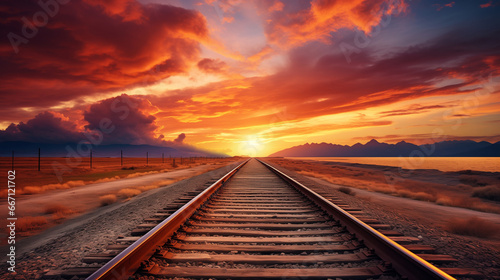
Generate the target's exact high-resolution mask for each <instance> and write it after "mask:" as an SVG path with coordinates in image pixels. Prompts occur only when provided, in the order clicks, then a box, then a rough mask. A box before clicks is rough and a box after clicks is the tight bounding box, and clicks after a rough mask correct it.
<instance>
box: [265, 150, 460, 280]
mask: <svg viewBox="0 0 500 280" xmlns="http://www.w3.org/2000/svg"><path fill="white" fill-rule="evenodd" d="M257 160H258V161H259V162H261V163H262V164H264V166H266V167H267V168H269V169H270V170H271V171H272V172H274V173H275V174H277V175H278V176H279V177H281V178H282V179H283V180H285V181H286V182H287V183H289V184H290V185H291V186H293V187H294V188H296V189H297V190H298V191H299V192H301V193H302V194H304V195H305V196H306V197H308V198H309V199H311V200H312V201H313V202H314V203H316V205H318V206H319V207H321V208H322V209H323V210H324V211H326V212H327V213H329V214H330V215H332V217H334V218H336V219H338V220H339V222H340V223H341V224H342V225H344V226H345V227H346V228H347V230H348V231H349V232H351V233H353V234H355V236H356V237H357V238H358V239H359V240H362V241H363V242H364V244H365V245H366V246H367V247H368V248H370V249H372V250H373V251H374V252H375V254H376V255H378V256H379V257H380V258H381V259H382V260H384V261H387V262H390V263H391V265H392V267H393V268H394V269H395V270H396V271H397V272H398V273H399V274H400V275H401V276H403V277H406V278H407V279H409V280H422V279H426V280H431V279H447V280H452V279H455V278H453V277H452V276H450V275H448V274H447V273H445V272H444V271H442V270H440V269H439V268H437V267H435V266H434V265H432V264H430V263H429V262H427V261H425V260H424V259H422V258H420V257H419V256H417V255H415V254H414V253H413V252H411V251H409V250H408V249H406V248H404V247H403V246H401V245H399V244H398V243H396V242H394V241H393V240H391V239H390V238H388V237H387V236H385V235H383V234H382V233H380V232H378V231H377V230H375V229H373V228H372V227H371V226H369V225H367V224H365V223H364V222H362V221H360V220H359V219H357V218H356V217H354V216H353V215H351V214H349V213H348V212H346V211H345V210H343V209H342V208H340V207H339V206H337V205H335V204H334V203H332V202H331V201H328V200H327V199H325V198H324V197H322V196H321V195H319V194H318V193H316V192H314V191H313V190H311V189H309V188H308V187H306V186H304V185H302V184H301V183H299V182H297V181H296V180H294V179H293V178H291V177H290V176H288V175H286V174H285V173H283V172H281V171H279V170H278V169H276V168H275V167H273V166H271V165H270V164H268V163H266V162H264V161H262V160H260V159H257Z"/></svg>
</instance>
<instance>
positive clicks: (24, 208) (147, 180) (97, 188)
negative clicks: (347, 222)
mask: <svg viewBox="0 0 500 280" xmlns="http://www.w3.org/2000/svg"><path fill="white" fill-rule="evenodd" d="M213 168H214V166H213V165H199V166H196V167H192V168H188V169H181V170H172V171H168V172H163V173H157V174H149V175H143V176H139V177H135V178H125V179H120V180H116V181H110V182H102V183H95V184H89V185H85V186H81V187H76V188H71V189H62V190H53V191H49V192H46V193H41V194H33V195H23V196H20V197H19V198H18V200H17V201H16V206H17V215H18V216H20V217H22V216H30V215H34V214H39V213H43V209H44V207H45V206H46V205H50V204H61V205H65V206H68V207H70V208H71V209H72V210H74V211H77V212H83V211H87V210H88V209H92V208H96V207H99V200H98V197H99V196H101V195H104V194H108V193H114V192H117V191H118V190H120V189H123V188H128V187H138V186H147V185H152V184H155V183H158V182H161V181H167V180H173V179H177V178H186V177H191V176H193V175H195V174H201V173H204V172H206V171H208V170H210V169H213ZM6 208H7V201H2V202H1V203H0V209H6ZM6 214H7V212H6V211H3V212H2V213H1V214H0V219H5V217H6V216H5V215H6ZM2 215H4V216H2Z"/></svg>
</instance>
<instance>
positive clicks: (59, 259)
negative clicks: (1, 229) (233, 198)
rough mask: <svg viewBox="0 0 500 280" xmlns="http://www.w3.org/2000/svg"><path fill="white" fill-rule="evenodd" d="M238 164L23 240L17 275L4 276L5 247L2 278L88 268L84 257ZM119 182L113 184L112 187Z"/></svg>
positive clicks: (5, 250)
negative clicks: (68, 268) (67, 268)
mask: <svg viewBox="0 0 500 280" xmlns="http://www.w3.org/2000/svg"><path fill="white" fill-rule="evenodd" d="M238 162H239V161H238ZM238 162H233V163H230V164H228V165H226V166H224V167H221V168H218V169H216V170H213V171H209V172H206V173H203V174H201V175H197V176H194V177H191V178H189V179H185V180H182V181H179V182H177V183H174V184H170V185H167V186H164V187H161V188H158V189H153V190H150V191H147V192H144V193H142V194H140V195H138V196H136V197H133V198H132V199H130V200H128V201H126V202H123V203H115V204H111V205H108V206H105V207H100V208H98V209H96V210H94V211H91V212H88V213H86V214H84V215H80V216H78V217H75V218H73V219H70V220H67V221H65V222H64V223H63V224H60V225H58V226H55V227H52V228H50V229H48V230H46V231H44V232H42V233H40V234H37V235H34V236H30V237H27V238H25V239H22V240H20V241H19V242H17V244H16V254H17V256H18V258H17V261H16V272H17V274H15V275H13V274H7V273H4V272H6V271H7V266H6V265H5V258H6V253H7V247H6V246H3V247H1V248H0V249H1V250H0V253H1V257H0V258H1V265H0V271H1V272H2V273H1V274H0V279H9V280H10V279H30V280H31V279H38V278H40V277H41V276H42V275H43V274H45V273H47V272H48V271H50V270H56V269H63V268H65V267H72V266H85V264H82V263H81V259H82V258H83V257H84V256H86V255H88V254H92V253H99V252H102V251H103V250H104V248H105V246H106V245H107V244H109V243H112V242H113V241H114V240H115V239H116V238H117V237H118V236H129V235H130V232H131V230H133V229H134V228H135V227H136V226H137V225H138V224H140V223H142V222H143V221H144V219H146V218H149V217H151V216H153V215H154V214H155V213H156V212H158V211H159V210H160V209H162V208H164V207H166V206H168V205H169V204H170V203H172V202H173V201H174V200H175V199H177V198H178V197H180V196H182V195H183V194H185V193H186V192H189V191H194V190H199V189H202V188H205V187H206V186H207V185H206V183H207V182H212V181H215V180H216V179H218V178H220V177H221V176H222V175H223V174H225V173H227V172H229V171H230V170H231V169H232V168H234V167H235V166H236V165H237V164H238ZM182 172H184V173H183V174H189V172H190V171H188V170H183V171H182ZM186 172H187V173H186ZM191 173H193V172H192V171H191ZM154 175H158V176H160V175H159V174H154ZM171 175H172V174H170V175H168V174H166V175H165V176H171ZM152 178H157V177H152ZM133 179H136V178H133ZM120 181H122V180H120ZM120 181H117V182H120ZM117 182H113V185H115V184H117Z"/></svg>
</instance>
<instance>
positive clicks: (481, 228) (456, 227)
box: [445, 217, 500, 238]
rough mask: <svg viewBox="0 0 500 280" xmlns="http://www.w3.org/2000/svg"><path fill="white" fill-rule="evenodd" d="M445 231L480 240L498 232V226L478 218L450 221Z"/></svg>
mask: <svg viewBox="0 0 500 280" xmlns="http://www.w3.org/2000/svg"><path fill="white" fill-rule="evenodd" d="M445 229H446V230H447V231H449V232H452V233H456V234H460V235H469V236H475V237H480V238H490V237H492V236H494V235H497V234H498V233H499V232H500V226H499V225H497V224H495V223H492V222H488V221H486V220H483V219H480V218H478V217H471V218H467V219H460V218H455V219H452V220H450V221H449V222H448V224H446V227H445Z"/></svg>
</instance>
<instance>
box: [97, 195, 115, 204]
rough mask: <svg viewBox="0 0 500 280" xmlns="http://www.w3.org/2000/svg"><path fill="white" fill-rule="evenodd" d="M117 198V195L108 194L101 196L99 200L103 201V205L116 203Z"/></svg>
mask: <svg viewBox="0 0 500 280" xmlns="http://www.w3.org/2000/svg"><path fill="white" fill-rule="evenodd" d="M116 199H117V197H116V195H114V194H106V195H103V196H100V197H99V202H100V203H101V206H106V205H110V204H113V203H115V202H116Z"/></svg>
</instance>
